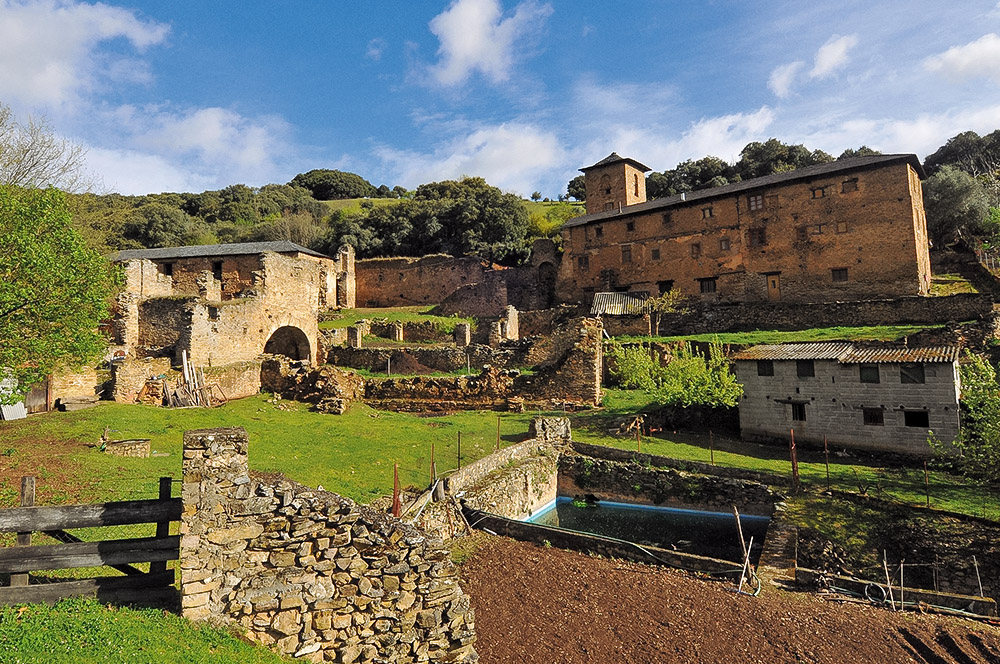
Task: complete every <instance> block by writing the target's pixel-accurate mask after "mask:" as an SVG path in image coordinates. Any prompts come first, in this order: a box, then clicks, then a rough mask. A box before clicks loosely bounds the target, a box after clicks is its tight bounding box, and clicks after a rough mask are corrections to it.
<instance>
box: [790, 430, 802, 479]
mask: <svg viewBox="0 0 1000 664" xmlns="http://www.w3.org/2000/svg"><path fill="white" fill-rule="evenodd" d="M788 432H789V434H790V436H791V437H790V439H789V447H788V449H789V454H790V456H791V458H792V487H793V488H794V490H795V491H796V492H798V491H799V489H800V488H801V487H800V485H799V455H798V452H796V450H795V429H789V430H788Z"/></svg>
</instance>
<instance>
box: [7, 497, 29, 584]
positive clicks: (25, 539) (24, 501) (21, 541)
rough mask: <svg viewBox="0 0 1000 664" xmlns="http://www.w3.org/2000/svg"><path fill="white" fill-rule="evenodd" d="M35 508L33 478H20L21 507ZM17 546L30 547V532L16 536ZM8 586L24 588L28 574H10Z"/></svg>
mask: <svg viewBox="0 0 1000 664" xmlns="http://www.w3.org/2000/svg"><path fill="white" fill-rule="evenodd" d="M34 506H35V478H34V477H22V478H21V507H34ZM17 546H31V532H30V531H29V532H24V533H18V534H17ZM10 585H11V586H18V587H26V586H27V585H28V574H27V573H24V574H11V575H10Z"/></svg>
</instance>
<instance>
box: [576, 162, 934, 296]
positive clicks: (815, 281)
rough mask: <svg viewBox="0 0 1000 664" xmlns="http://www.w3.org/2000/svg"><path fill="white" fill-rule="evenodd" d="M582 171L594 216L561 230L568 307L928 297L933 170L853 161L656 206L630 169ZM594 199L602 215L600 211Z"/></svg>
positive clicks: (609, 165) (604, 166)
mask: <svg viewBox="0 0 1000 664" xmlns="http://www.w3.org/2000/svg"><path fill="white" fill-rule="evenodd" d="M613 156H615V157H617V155H613ZM639 166H641V164H639ZM630 168H631V171H629V169H630ZM582 170H584V172H585V173H586V180H587V204H588V210H587V212H588V213H587V214H586V215H584V216H583V217H577V218H575V219H573V220H571V221H569V222H567V224H566V225H565V226H564V228H563V231H562V237H563V248H564V250H565V253H564V255H563V260H562V263H561V266H560V271H559V277H558V281H557V285H556V293H557V297H558V298H559V299H560V300H561V301H567V302H579V301H583V300H588V299H589V298H592V296H593V293H595V292H604V291H613V290H629V291H645V292H648V293H652V294H657V293H661V292H664V291H666V290H669V289H671V288H676V289H679V290H680V291H681V292H682V293H684V294H685V295H691V296H694V297H697V298H700V299H702V300H705V301H708V302H766V301H769V300H781V301H789V302H819V301H830V300H855V299H862V298H865V299H868V298H872V297H897V296H902V295H926V294H927V292H928V290H929V287H930V259H929V256H928V242H927V231H926V222H925V218H924V211H923V203H922V194H921V185H920V178H921V177H922V176H923V171H922V168H921V166H920V163H919V161H918V160H917V158H916V156H914V155H880V156H877V157H860V158H856V159H845V160H841V161H837V162H834V163H832V164H821V165H817V166H809V167H806V168H800V169H797V170H795V171H791V172H789V173H779V174H775V175H770V176H767V177H764V178H758V179H755V180H748V181H745V182H740V183H735V184H731V185H726V186H723V187H717V188H712V189H703V190H699V191H694V192H689V193H687V194H681V195H680V196H672V197H669V198H663V199H658V200H654V201H649V202H646V200H645V191H644V190H642V189H639V188H636V187H635V186H634V183H633V180H641V179H642V177H641V171H640V169H639V168H636V167H635V165H634V162H632V161H631V160H628V159H622V158H620V157H618V158H617V160H611V161H610V162H609V161H608V160H604V161H602V162H600V163H598V164H595V165H594V166H593V167H590V168H587V169H582ZM606 178H607V180H608V181H609V182H610V184H607V185H606V186H605V183H604V181H605V179H606ZM592 195H593V196H594V197H595V199H596V202H595V203H594V205H602V201H603V208H602V209H600V210H598V209H593V207H594V206H592V205H591V196H592ZM605 199H608V200H605ZM609 204H610V207H609Z"/></svg>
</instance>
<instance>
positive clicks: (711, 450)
mask: <svg viewBox="0 0 1000 664" xmlns="http://www.w3.org/2000/svg"><path fill="white" fill-rule="evenodd" d="M708 454H709V458H710V459H711V461H712V465H713V466H714V465H715V436H713V435H712V430H711V429H709V430H708ZM733 509H734V510H735V509H736V508H735V507H734V508H733ZM739 520H740V518H739V517H738V516H737V517H736V522H737V523H739ZM740 539H743V534H742V533H740Z"/></svg>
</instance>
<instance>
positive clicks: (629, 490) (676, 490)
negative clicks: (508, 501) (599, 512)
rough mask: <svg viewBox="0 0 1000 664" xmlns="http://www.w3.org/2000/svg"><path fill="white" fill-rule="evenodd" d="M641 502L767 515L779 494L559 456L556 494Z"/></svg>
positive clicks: (721, 480) (735, 482)
mask: <svg viewBox="0 0 1000 664" xmlns="http://www.w3.org/2000/svg"><path fill="white" fill-rule="evenodd" d="M586 494H591V495H593V496H596V497H597V498H598V499H600V500H611V501H624V502H629V503H644V504H647V505H660V506H663V507H681V508H693V509H706V508H714V509H715V511H719V512H728V511H730V510H732V507H733V505H736V506H737V508H739V510H740V513H741V514H756V515H760V516H770V515H771V512H772V511H774V505H775V503H777V502H778V501H779V500H781V496H780V495H779V494H777V493H775V492H773V491H771V489H769V488H768V487H767V486H766V485H764V484H761V483H759V482H753V481H749V480H740V479H732V478H728V477H716V476H712V475H693V474H689V473H685V472H682V471H679V470H674V469H673V468H650V467H647V466H643V465H640V464H638V463H635V462H621V461H609V460H607V459H595V458H591V457H587V456H580V455H577V454H562V455H560V457H559V495H560V496H573V497H578V498H583V497H584V496H585V495H586Z"/></svg>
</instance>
